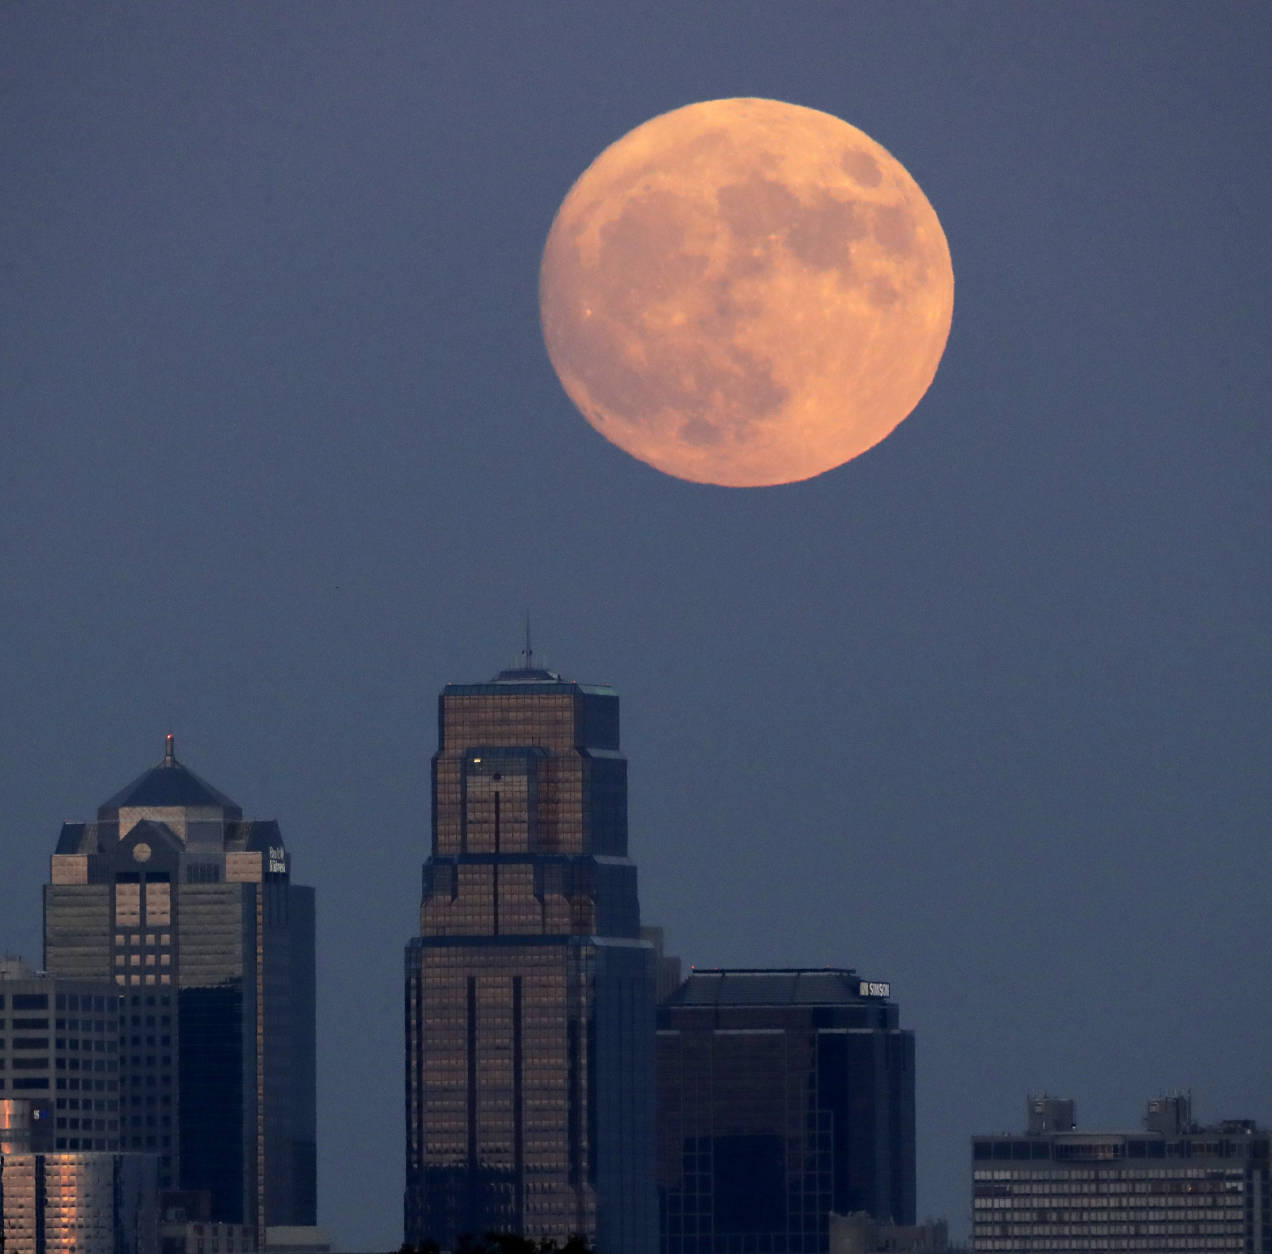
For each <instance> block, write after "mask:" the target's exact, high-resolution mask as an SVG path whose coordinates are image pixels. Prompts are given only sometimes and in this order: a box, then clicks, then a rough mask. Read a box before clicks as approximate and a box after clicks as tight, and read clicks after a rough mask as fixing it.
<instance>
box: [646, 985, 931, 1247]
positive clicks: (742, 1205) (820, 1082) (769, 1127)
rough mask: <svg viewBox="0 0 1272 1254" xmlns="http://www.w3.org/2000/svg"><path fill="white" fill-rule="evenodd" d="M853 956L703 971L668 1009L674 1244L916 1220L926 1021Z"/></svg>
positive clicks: (664, 1013)
mask: <svg viewBox="0 0 1272 1254" xmlns="http://www.w3.org/2000/svg"><path fill="white" fill-rule="evenodd" d="M890 995H891V990H890V987H889V986H888V985H887V984H886V983H882V982H879V981H873V980H862V979H860V978H858V976H857V974H856V973H855V972H854V971H850V970H830V969H824V970H808V971H804V970H788V971H783V970H771V971H770V970H740V971H719V970H716V971H694V972H693V973H692V974H691V975H690V976H689V978H688V979H687V980H685V981H684V983H683V984H681V986H680V988H679V989H677V990H676V992H675V993H673V994H672V995H671V996H670V997H669V998H667V999H666V1000H665V1001H664V1002H663V1003H662V1004H661V1005H660V1006H659V1008H658V1046H657V1068H658V1123H657V1128H658V1155H657V1175H658V1192H659V1200H660V1204H661V1209H662V1249H663V1254H823V1252H824V1251H825V1250H826V1249H827V1242H828V1239H829V1225H830V1215H831V1212H832V1211H835V1212H837V1213H839V1214H841V1215H847V1214H850V1213H852V1212H865V1213H866V1214H868V1215H869V1216H871V1218H872V1219H874V1220H876V1221H879V1222H883V1223H897V1224H913V1223H914V1034H913V1032H910V1031H909V1030H907V1029H904V1028H902V1027H901V1026H900V1022H899V1011H898V1008H897V1006H896V1004H895V1003H894V1002H892V1001H891V1000H890Z"/></svg>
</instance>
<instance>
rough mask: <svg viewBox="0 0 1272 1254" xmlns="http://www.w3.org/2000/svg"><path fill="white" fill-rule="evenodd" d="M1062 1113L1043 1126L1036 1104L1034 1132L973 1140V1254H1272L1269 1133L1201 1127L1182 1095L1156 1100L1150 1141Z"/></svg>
mask: <svg viewBox="0 0 1272 1254" xmlns="http://www.w3.org/2000/svg"><path fill="white" fill-rule="evenodd" d="M1049 1100H1052V1101H1054V1100H1055V1099H1049ZM1062 1105H1067V1107H1068V1110H1067V1116H1068V1121H1069V1127H1068V1128H1065V1127H1064V1119H1061V1120H1060V1121H1059V1122H1058V1123H1056V1124H1054V1125H1047V1126H1044V1127H1043V1128H1042V1129H1039V1128H1038V1127H1037V1123H1036V1121H1035V1111H1034V1108H1033V1103H1032V1099H1031V1104H1030V1112H1029V1114H1030V1130H1029V1131H1028V1132H1026V1133H1024V1134H1023V1135H1021V1136H1010V1135H998V1136H976V1137H973V1138H972V1248H973V1249H974V1250H978V1251H988V1250H995V1251H1011V1252H1012V1254H1015V1252H1016V1251H1020V1250H1030V1251H1037V1254H1070V1252H1071V1251H1073V1250H1128V1251H1133V1250H1139V1251H1144V1252H1148V1251H1152V1252H1153V1254H1157V1252H1158V1251H1163V1250H1169V1251H1173V1252H1176V1254H1202V1252H1203V1251H1224V1250H1228V1251H1232V1254H1238V1252H1240V1254H1272V1196H1269V1167H1270V1164H1272V1133H1268V1132H1267V1131H1264V1130H1260V1129H1259V1128H1258V1127H1256V1125H1255V1124H1254V1122H1253V1120H1248V1119H1228V1120H1224V1121H1223V1122H1221V1123H1218V1124H1213V1125H1209V1126H1205V1127H1199V1126H1198V1125H1197V1124H1195V1123H1193V1121H1192V1110H1191V1102H1190V1101H1189V1099H1188V1098H1187V1097H1185V1096H1182V1095H1179V1094H1176V1095H1173V1096H1170V1097H1158V1098H1154V1099H1153V1100H1152V1101H1150V1102H1149V1103H1148V1110H1147V1113H1146V1114H1145V1117H1144V1131H1143V1132H1081V1131H1078V1130H1076V1128H1075V1127H1074V1125H1073V1122H1072V1119H1073V1103H1072V1102H1066V1103H1062ZM1062 1113H1064V1112H1062Z"/></svg>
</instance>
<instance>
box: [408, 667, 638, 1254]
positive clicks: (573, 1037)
mask: <svg viewBox="0 0 1272 1254" xmlns="http://www.w3.org/2000/svg"><path fill="white" fill-rule="evenodd" d="M527 662H529V658H528V657H527ZM438 709H439V716H438V740H439V747H438V751H437V753H436V755H435V756H434V758H433V830H432V849H431V854H430V856H429V858H428V860H427V862H426V863H425V866H424V877H423V893H422V901H421V906H420V935H419V936H418V937H417V938H416V939H414V940H412V941H411V943H410V945H409V946H408V947H407V951H406V987H405V1000H406V1053H407V1075H406V1124H407V1178H406V1193H405V1231H406V1240H407V1242H408V1243H410V1244H412V1245H414V1244H418V1243H419V1242H421V1241H423V1240H426V1239H432V1240H436V1241H438V1242H439V1243H440V1244H441V1245H442V1246H443V1247H445V1248H449V1247H451V1246H453V1244H454V1242H455V1240H456V1238H457V1237H458V1236H459V1235H460V1234H462V1233H465V1232H472V1233H481V1232H485V1231H504V1232H520V1233H524V1234H526V1235H527V1236H530V1237H532V1238H535V1239H544V1238H550V1239H556V1240H563V1239H564V1238H565V1237H567V1236H568V1235H569V1234H571V1233H576V1232H577V1233H582V1234H584V1235H585V1236H587V1237H588V1238H589V1239H590V1240H591V1241H593V1242H594V1243H595V1244H596V1246H597V1248H599V1249H602V1250H604V1251H605V1254H652V1251H653V1249H654V1247H655V1245H656V1243H657V1224H656V1215H655V1209H654V1189H653V1178H652V1136H653V1100H652V1098H653V1004H654V996H653V990H654V955H653V949H652V947H651V946H650V944H649V943H648V942H647V941H645V940H642V939H641V937H640V917H639V907H638V904H637V894H636V870H635V867H634V866H633V864H632V863H631V861H630V860H629V859H628V857H627V763H626V760H625V759H624V757H623V755H622V753H621V751H620V749H619V725H618V697H617V695H616V694H615V693H614V692H613V691H612V690H611V689H609V688H607V687H599V686H589V685H584V684H578V683H573V682H571V681H568V680H563V679H561V678H560V676H558V675H556V674H553V673H552V672H550V671H545V670H539V669H535V668H533V667H531V666H529V665H527V667H526V668H524V669H520V670H509V671H503V672H501V673H500V674H499V675H498V676H496V677H495V679H494V680H492V681H491V682H489V683H484V684H450V685H448V686H447V687H446V688H445V690H444V691H443V692H442V695H441V698H440V700H439V707H438Z"/></svg>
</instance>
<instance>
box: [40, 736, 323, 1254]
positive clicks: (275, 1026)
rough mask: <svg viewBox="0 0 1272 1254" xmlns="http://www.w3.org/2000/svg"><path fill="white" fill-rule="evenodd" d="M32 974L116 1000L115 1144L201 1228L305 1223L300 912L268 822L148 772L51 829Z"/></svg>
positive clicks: (185, 776) (297, 892)
mask: <svg viewBox="0 0 1272 1254" xmlns="http://www.w3.org/2000/svg"><path fill="white" fill-rule="evenodd" d="M50 878H51V881H52V882H51V883H49V884H47V885H46V886H45V890H44V965H45V967H46V968H47V969H48V971H49V972H50V973H52V974H56V975H59V976H67V977H70V976H74V977H76V978H78V979H94V980H101V979H106V980H109V981H111V982H113V983H114V984H115V986H116V988H117V991H118V992H119V994H120V997H121V1002H122V1005H121V1010H122V1016H123V1017H122V1020H121V1045H120V1050H121V1052H120V1059H119V1063H120V1066H119V1071H120V1101H121V1107H120V1137H121V1141H122V1148H123V1149H126V1150H140V1151H149V1152H152V1153H156V1154H158V1155H159V1163H160V1167H159V1171H160V1184H161V1187H163V1188H165V1189H176V1188H180V1189H182V1190H189V1191H192V1192H196V1193H204V1194H206V1195H208V1197H209V1198H210V1214H211V1218H212V1219H213V1220H216V1221H219V1222H221V1223H228V1224H241V1225H245V1226H247V1227H250V1228H255V1229H256V1231H257V1234H258V1239H259V1240H260V1242H261V1244H263V1243H264V1230H265V1227H266V1226H267V1225H292V1224H312V1223H313V1222H314V1212H315V1209H316V1206H315V1169H314V1124H315V1109H314V1108H315V1081H314V1030H315V1024H314V901H313V890H312V889H310V888H302V887H299V886H298V885H295V884H293V883H292V882H291V870H290V856H289V854H288V852H287V849H286V847H285V845H284V844H283V840H282V837H281V835H280V834H279V830H278V824H277V823H275V822H272V821H268V822H258V821H251V820H245V819H244V818H243V811H242V810H241V808H240V807H239V806H238V805H236V804H235V803H234V802H233V801H231V800H230V799H229V798H228V797H226V796H224V795H223V794H222V793H220V792H218V791H217V790H216V789H215V788H213V787H212V786H211V785H210V784H207V783H205V782H204V781H203V780H202V779H200V778H199V777H198V776H197V775H196V774H195V773H194V772H193V771H191V770H189V769H188V768H187V767H185V766H183V765H182V764H181V763H180V762H178V761H177V759H176V755H175V752H174V749H173V741H172V737H171V736H169V737H168V738H167V742H166V746H165V752H164V757H163V761H162V762H160V763H159V765H158V766H155V767H154V768H152V769H151V770H148V771H145V772H144V773H143V774H141V775H140V776H139V777H138V778H137V779H135V780H134V781H133V782H132V783H131V784H129V785H128V786H127V787H126V788H124V789H122V790H121V791H120V792H118V793H117V794H116V795H115V796H113V797H111V798H110V799H109V800H108V801H106V802H104V803H103V804H102V805H101V806H100V807H99V809H98V811H97V819H96V821H95V822H90V823H67V824H64V825H63V827H62V834H61V837H60V839H59V840H58V844H57V851H56V852H55V853H54V854H53V858H52V874H51V877H50Z"/></svg>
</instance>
